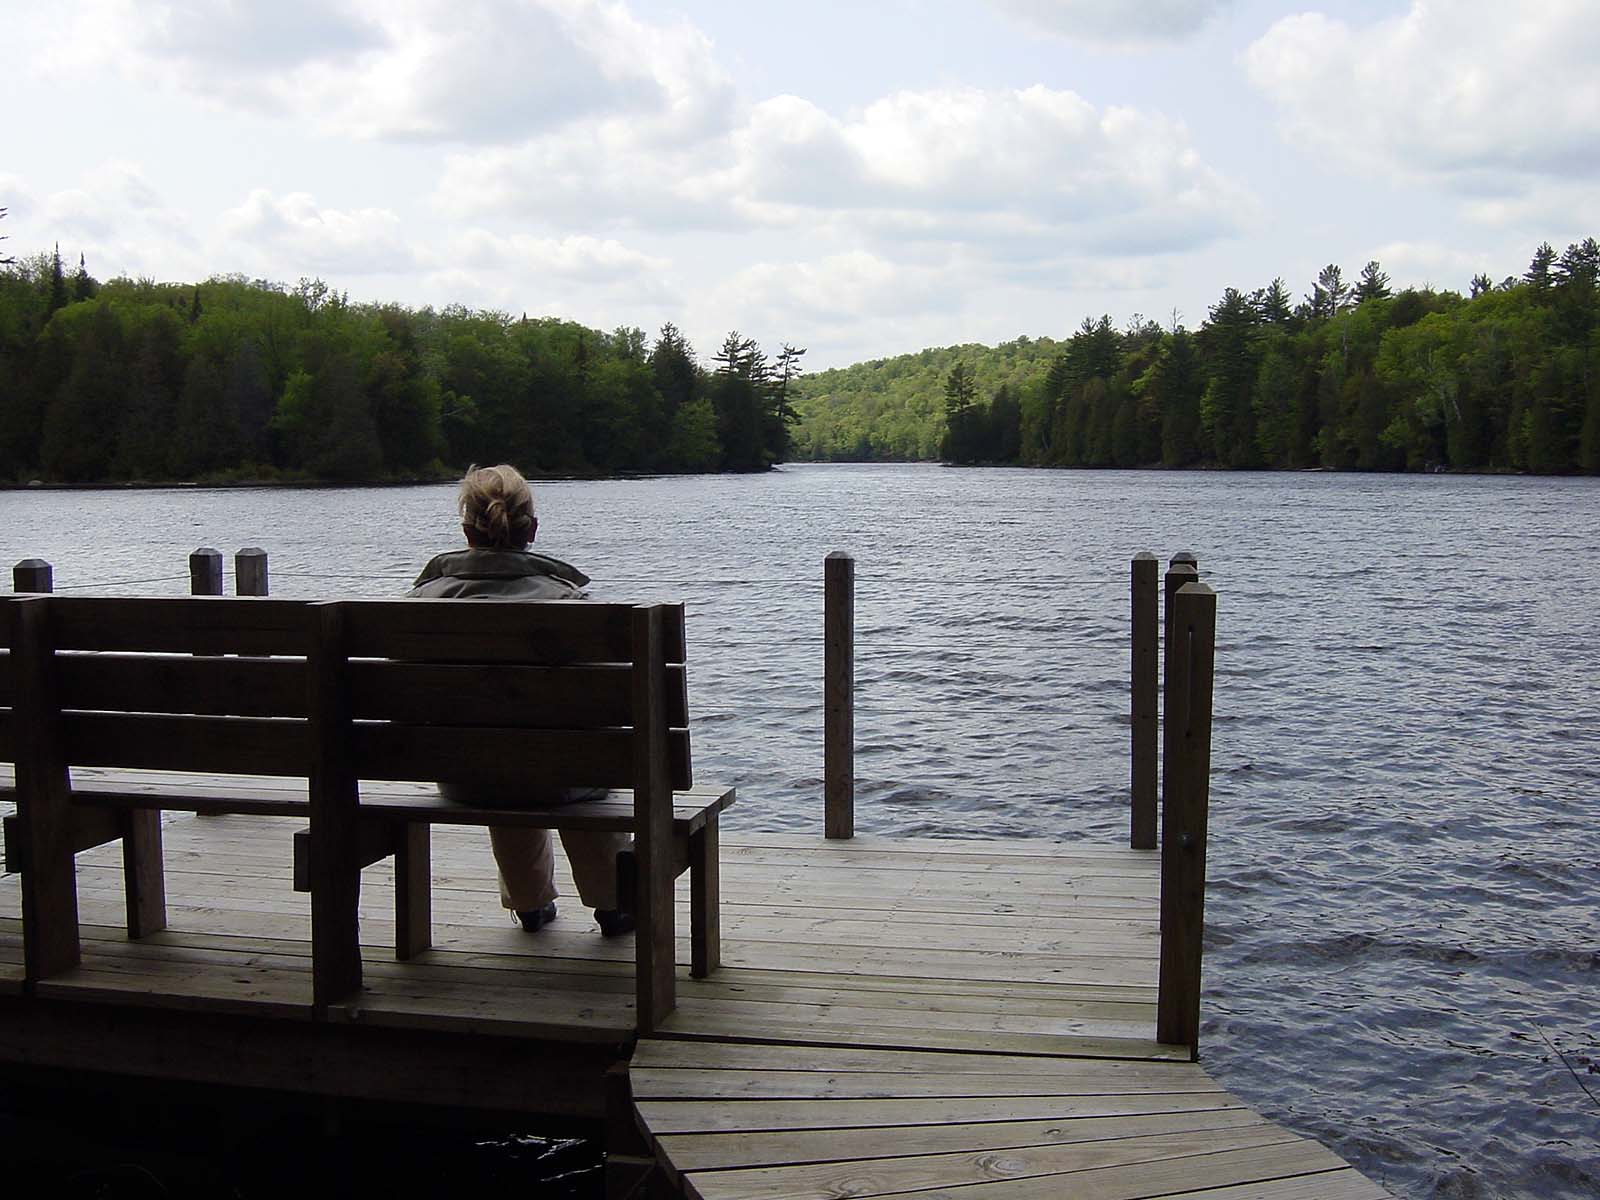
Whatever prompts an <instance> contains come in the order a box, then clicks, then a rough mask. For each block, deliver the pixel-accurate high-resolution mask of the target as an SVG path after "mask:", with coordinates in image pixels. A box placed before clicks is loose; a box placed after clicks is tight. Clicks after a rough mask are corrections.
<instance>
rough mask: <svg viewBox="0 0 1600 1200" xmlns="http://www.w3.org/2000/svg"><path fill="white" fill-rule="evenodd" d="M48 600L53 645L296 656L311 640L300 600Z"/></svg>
mask: <svg viewBox="0 0 1600 1200" xmlns="http://www.w3.org/2000/svg"><path fill="white" fill-rule="evenodd" d="M48 603H49V604H50V606H51V607H50V613H51V641H52V643H53V645H54V647H55V649H57V650H138V651H146V652H155V653H168V654H289V655H303V654H305V653H306V652H307V650H308V649H309V648H310V646H311V643H312V640H313V634H312V624H311V620H312V613H311V608H312V606H311V605H309V604H307V603H306V602H305V601H303V600H269V599H265V598H262V599H249V600H241V599H237V598H232V597H226V598H225V597H220V596H215V597H213V596H165V597H156V598H151V599H143V598H136V597H130V596H117V597H101V596H52V597H50V598H49V601H48Z"/></svg>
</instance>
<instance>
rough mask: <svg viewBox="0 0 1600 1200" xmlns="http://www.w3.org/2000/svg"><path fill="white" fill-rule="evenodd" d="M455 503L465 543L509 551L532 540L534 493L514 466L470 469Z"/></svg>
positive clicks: (463, 479) (462, 481) (462, 482)
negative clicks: (466, 541) (458, 510)
mask: <svg viewBox="0 0 1600 1200" xmlns="http://www.w3.org/2000/svg"><path fill="white" fill-rule="evenodd" d="M456 503H457V505H458V506H459V507H460V509H461V525H462V528H464V529H465V530H466V531H467V540H468V541H471V542H473V543H475V544H477V545H482V546H488V547H492V548H493V549H496V550H508V549H521V548H522V547H523V546H526V545H527V544H528V543H529V542H530V541H532V540H533V539H532V534H533V493H532V492H531V491H529V490H528V481H527V480H526V479H524V478H523V477H522V473H521V472H520V471H518V470H517V469H516V468H515V467H510V466H507V465H506V464H505V463H501V464H500V465H499V466H497V467H482V468H479V467H471V468H469V469H468V470H467V473H466V475H465V476H464V477H463V478H462V480H461V493H460V495H459V496H458V497H457V500H456Z"/></svg>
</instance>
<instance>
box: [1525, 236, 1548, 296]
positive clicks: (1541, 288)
mask: <svg viewBox="0 0 1600 1200" xmlns="http://www.w3.org/2000/svg"><path fill="white" fill-rule="evenodd" d="M1555 261H1556V252H1555V251H1554V250H1552V249H1551V248H1550V243H1549V242H1540V243H1539V248H1538V249H1537V250H1535V251H1534V252H1533V261H1532V262H1530V263H1529V264H1528V270H1527V272H1526V273H1525V274H1524V275H1523V276H1522V279H1523V282H1525V283H1526V284H1527V285H1528V286H1529V287H1531V288H1532V289H1533V290H1534V292H1535V293H1537V294H1539V295H1540V296H1543V295H1544V294H1545V293H1546V292H1548V291H1549V290H1550V284H1551V277H1550V268H1551V267H1553V266H1554V265H1555Z"/></svg>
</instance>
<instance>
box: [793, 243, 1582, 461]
mask: <svg viewBox="0 0 1600 1200" xmlns="http://www.w3.org/2000/svg"><path fill="white" fill-rule="evenodd" d="M974 384H975V385H976V386H975V387H974V386H973V385H974ZM800 390H801V398H800V399H799V400H798V401H797V402H796V406H795V407H796V408H797V410H798V411H799V412H800V414H801V423H800V426H799V428H798V429H797V430H796V442H797V445H798V447H799V452H800V454H801V455H802V456H804V457H811V458H831V459H901V458H913V459H931V458H935V457H942V458H944V459H945V460H946V461H949V462H962V463H976V462H982V463H1022V464H1031V465H1048V466H1071V467H1107V466H1117V467H1127V466H1156V465H1161V466H1166V467H1228V468H1241V467H1275V468H1289V469H1305V468H1310V467H1327V468H1332V469H1337V470H1364V471H1391V470H1438V469H1443V468H1446V467H1448V468H1451V469H1456V470H1491V471H1502V470H1504V471H1533V472H1540V473H1559V472H1572V471H1584V472H1589V473H1596V472H1600V245H1597V243H1596V242H1595V240H1594V239H1592V238H1590V239H1586V240H1584V241H1582V242H1576V243H1574V244H1572V245H1571V246H1568V247H1567V250H1566V251H1565V253H1563V254H1561V255H1557V254H1556V253H1555V251H1554V250H1552V249H1551V247H1550V246H1549V245H1548V244H1546V245H1542V246H1540V247H1539V249H1538V250H1537V251H1536V252H1535V254H1534V257H1533V261H1532V264H1531V265H1530V267H1529V269H1528V271H1527V273H1526V274H1525V275H1524V276H1523V277H1522V278H1521V279H1511V280H1508V281H1506V282H1505V283H1503V284H1501V285H1498V286H1496V285H1494V284H1492V283H1491V282H1490V281H1489V280H1488V278H1487V277H1486V276H1479V277H1478V278H1476V279H1474V280H1473V283H1472V298H1471V299H1470V300H1466V299H1463V298H1462V297H1461V296H1459V295H1457V294H1455V293H1453V292H1435V291H1432V290H1431V289H1424V290H1417V289H1407V290H1405V291H1402V292H1399V293H1395V292H1393V290H1392V288H1391V287H1390V285H1389V277H1388V275H1387V274H1386V273H1385V272H1384V271H1383V269H1382V267H1380V266H1379V264H1378V263H1376V262H1369V263H1367V264H1366V265H1365V266H1364V267H1363V268H1362V270H1361V272H1360V275H1359V281H1358V283H1357V284H1356V285H1355V287H1354V288H1351V287H1350V286H1349V285H1348V284H1346V283H1345V282H1344V273H1343V271H1342V270H1341V269H1340V267H1339V266H1338V265H1337V264H1333V263H1330V264H1328V265H1327V266H1325V267H1324V268H1323V269H1322V270H1321V271H1320V272H1319V273H1318V276H1317V279H1316V282H1315V283H1314V284H1313V286H1312V290H1311V292H1310V293H1309V295H1307V297H1306V300H1305V302H1304V303H1303V304H1301V305H1299V306H1297V307H1295V308H1291V306H1290V299H1289V292H1288V289H1287V287H1286V286H1285V285H1284V283H1283V281H1282V280H1281V279H1274V280H1273V281H1272V282H1271V283H1270V284H1268V285H1267V286H1265V287H1262V288H1258V289H1256V290H1255V291H1252V292H1249V293H1245V292H1242V291H1240V290H1238V289H1236V288H1228V289H1226V290H1225V291H1224V292H1223V295H1222V298H1221V299H1220V300H1219V301H1218V302H1217V303H1216V304H1215V305H1213V306H1212V308H1211V310H1210V312H1209V313H1208V315H1207V320H1206V322H1205V323H1204V324H1203V325H1202V326H1201V327H1200V329H1199V330H1198V331H1196V332H1193V333H1191V332H1190V331H1188V330H1186V329H1183V328H1182V327H1181V326H1180V327H1175V328H1173V329H1172V330H1170V331H1164V330H1162V329H1160V328H1159V327H1157V326H1156V325H1154V324H1153V323H1151V322H1147V321H1145V320H1143V319H1142V318H1139V317H1135V318H1134V319H1133V320H1132V321H1131V322H1130V323H1129V325H1128V327H1127V328H1126V329H1125V330H1117V329H1116V328H1114V327H1113V326H1112V324H1111V321H1110V318H1108V317H1101V318H1099V319H1098V320H1095V319H1085V320H1084V321H1083V323H1082V324H1081V325H1080V326H1079V328H1078V329H1077V331H1076V332H1074V333H1073V335H1072V336H1071V338H1070V339H1068V341H1067V342H1065V343H1060V342H1052V341H1049V340H1048V339H1040V340H1038V341H1030V340H1029V339H1026V338H1023V339H1019V340H1018V341H1017V342H1010V343H1006V344H1004V345H1002V346H999V347H995V348H993V349H990V348H987V347H983V346H955V347H949V348H946V349H943V350H924V351H922V352H921V353H919V354H907V355H902V356H900V357H899V358H894V359H883V360H878V361H876V362H870V363H862V364H858V365H857V366H854V367H848V368H845V369H843V370H836V371H824V372H820V373H819V374H817V375H815V376H812V377H811V378H810V379H808V380H806V381H804V383H803V385H802V388H801V389H800ZM985 397H989V398H990V399H989V400H988V401H987V402H985Z"/></svg>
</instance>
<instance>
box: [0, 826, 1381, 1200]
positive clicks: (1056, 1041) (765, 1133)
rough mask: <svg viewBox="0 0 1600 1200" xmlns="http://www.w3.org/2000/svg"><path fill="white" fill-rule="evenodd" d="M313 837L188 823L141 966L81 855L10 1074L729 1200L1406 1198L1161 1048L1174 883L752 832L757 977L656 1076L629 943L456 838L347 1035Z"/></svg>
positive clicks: (706, 987)
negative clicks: (527, 895) (54, 972)
mask: <svg viewBox="0 0 1600 1200" xmlns="http://www.w3.org/2000/svg"><path fill="white" fill-rule="evenodd" d="M297 827H298V823H297V822H294V821H292V820H284V819H281V818H279V819H274V818H263V817H251V816H227V817H194V816H191V815H188V814H184V813H168V814H166V816H165V830H164V832H165V840H166V855H165V857H166V863H167V890H168V904H169V911H170V927H169V928H168V929H166V930H164V931H162V932H160V933H156V934H153V935H151V936H149V937H147V938H144V939H142V940H139V941H130V940H128V938H127V936H126V934H125V932H124V929H123V874H122V858H121V854H120V852H119V849H118V847H117V846H116V845H115V844H112V845H109V846H105V847H102V848H100V849H97V850H92V851H87V852H84V853H82V854H80V855H79V857H78V870H77V874H78V889H79V895H80V900H81V913H82V920H83V931H84V954H83V961H82V964H81V966H79V967H77V968H75V969H73V970H71V971H70V972H67V973H66V974H64V975H62V976H60V977H57V978H52V979H49V980H46V981H42V982H40V983H38V984H36V985H34V986H33V987H32V988H26V987H25V986H24V982H23V969H22V947H21V921H20V889H19V887H18V884H17V879H16V877H15V876H5V877H4V878H3V879H0V1064H5V1065H7V1066H8V1067H15V1066H18V1065H21V1066H26V1067H29V1068H35V1069H37V1068H61V1069H69V1070H91V1071H106V1072H112V1073H117V1074H122V1075H131V1076H136V1077H141V1078H154V1079H178V1080H189V1081H195V1082H201V1083H227V1084H231V1085H237V1086H244V1087H254V1088H264V1089H275V1090H280V1091H293V1092H298V1093H305V1094H321V1095H326V1096H331V1097H336V1098H338V1097H350V1098H364V1099H377V1100H385V1101H401V1102H424V1103H428V1104H433V1105H453V1106H459V1107H464V1108H475V1109H481V1110H484V1111H486V1112H487V1111H493V1112H498V1113H502V1114H504V1113H508V1112H509V1113H517V1114H549V1115H554V1116H566V1117H579V1118H587V1119H591V1120H596V1121H602V1120H603V1121H606V1122H607V1129H608V1133H607V1136H608V1137H609V1138H610V1139H611V1144H612V1146H613V1148H614V1149H615V1150H616V1151H617V1155H616V1160H617V1162H618V1163H619V1164H622V1163H625V1162H627V1161H629V1158H630V1156H631V1157H632V1158H633V1159H636V1160H639V1161H641V1162H642V1161H643V1160H646V1159H653V1160H654V1163H655V1169H654V1171H655V1181H656V1183H655V1186H657V1187H658V1188H666V1189H670V1190H675V1191H678V1192H681V1194H683V1195H686V1196H690V1197H701V1198H703V1200H712V1198H716V1200H735V1198H741V1200H744V1198H757V1197H771V1198H774V1200H776V1198H779V1197H782V1198H785V1200H790V1198H799V1197H817V1198H819V1200H821V1198H830V1200H833V1198H839V1197H871V1196H898V1195H905V1194H907V1193H915V1194H917V1195H918V1196H920V1197H922V1200H957V1198H959V1200H1023V1198H1034V1197H1037V1198H1044V1197H1066V1196H1071V1197H1092V1198H1096V1200H1110V1198H1113V1197H1116V1198H1122V1200H1136V1198H1138V1197H1155V1196H1163V1197H1171V1196H1190V1195H1199V1194H1203V1195H1204V1196H1205V1197H1207V1198H1208V1200H1245V1198H1246V1197H1248V1198H1250V1200H1368V1198H1378V1197H1383V1196H1385V1195H1387V1193H1386V1192H1384V1191H1383V1190H1382V1189H1380V1188H1379V1187H1377V1186H1376V1185H1374V1184H1372V1183H1370V1182H1369V1181H1367V1180H1366V1179H1364V1178H1362V1177H1361V1176H1360V1175H1358V1174H1357V1173H1356V1172H1355V1171H1354V1170H1352V1169H1351V1168H1349V1167H1348V1166H1347V1165H1346V1164H1345V1163H1343V1162H1342V1161H1341V1160H1340V1159H1338V1158H1337V1157H1336V1156H1335V1155H1333V1154H1332V1153H1330V1152H1329V1151H1327V1150H1325V1149H1323V1148H1322V1147H1321V1146H1319V1145H1317V1144H1316V1143H1315V1142H1312V1141H1309V1140H1307V1139H1304V1138H1301V1137H1298V1136H1296V1135H1294V1134H1292V1133H1290V1132H1288V1131H1287V1130H1285V1129H1283V1128H1281V1127H1279V1126H1277V1125H1274V1124H1272V1123H1271V1122H1269V1121H1267V1120H1265V1119H1264V1118H1263V1117H1261V1116H1259V1115H1258V1114H1256V1113H1254V1112H1252V1111H1251V1110H1250V1109H1249V1108H1248V1106H1246V1105H1245V1104H1244V1103H1243V1102H1242V1101H1240V1100H1239V1099H1237V1098H1236V1097H1233V1096H1231V1095H1229V1094H1228V1093H1227V1092H1226V1091H1224V1090H1223V1089H1222V1088H1221V1087H1220V1085H1218V1084H1217V1083H1216V1082H1215V1081H1213V1080H1212V1079H1211V1078H1210V1077H1209V1076H1208V1075H1206V1074H1205V1072H1204V1071H1203V1070H1202V1069H1201V1068H1200V1067H1199V1066H1197V1065H1195V1064H1193V1063H1191V1062H1190V1061H1189V1057H1190V1055H1189V1048H1188V1047H1187V1046H1171V1045H1160V1044H1158V1043H1157V1042H1156V1041H1155V1040H1154V1039H1155V1029H1156V990H1157V989H1156V981H1157V969H1158V967H1157V963H1158V949H1159V939H1158V935H1157V929H1156V920H1157V916H1156V912H1157V909H1156V896H1157V890H1158V876H1159V861H1158V855H1157V852H1155V851H1136V850H1125V849H1121V848H1119V847H1106V848H1098V847H1073V846H1066V845H1061V844H1057V843H1048V842H1040V841H1019V840H1009V841H1004V842H970V841H966V842H963V841H945V840H939V841H932V840H917V841H912V840H886V839H879V838H860V837H858V838H855V839H854V840H851V841H833V842H829V841H824V840H823V839H821V838H817V837H809V836H803V835H798V834H796V835H779V834H739V833H736V832H725V834H724V838H723V843H722V906H723V960H724V966H723V967H722V968H721V969H720V970H718V971H717V972H715V973H714V974H713V975H712V976H711V977H710V978H708V979H703V980H696V979H691V978H690V977H689V975H688V968H687V963H688V947H687V939H685V944H684V945H683V946H682V947H680V952H679V962H680V964H683V965H682V966H680V968H679V981H678V1009H677V1011H676V1012H674V1013H673V1014H672V1015H671V1016H670V1017H668V1018H667V1020H666V1021H665V1022H664V1024H663V1026H662V1028H661V1029H660V1031H659V1032H658V1034H657V1036H655V1037H652V1038H650V1039H647V1040H643V1041H639V1042H637V1043H636V1042H635V1040H634V1033H633V1030H634V988H633V966H632V963H633V952H632V947H631V945H629V944H628V943H629V939H626V938H624V939H618V940H616V941H607V940H605V939H602V938H601V937H600V936H599V934H598V931H597V930H596V929H595V928H594V926H593V924H592V922H591V921H590V920H589V919H588V918H589V915H588V913H587V912H586V911H585V910H583V909H582V908H580V907H578V906H577V903H576V900H575V899H573V900H571V901H563V906H562V911H561V915H560V917H559V918H558V919H557V921H556V922H555V923H554V924H553V925H552V926H550V927H548V928H547V929H545V930H542V931H541V932H539V933H538V934H536V935H528V934H525V933H523V932H522V931H521V930H520V929H518V928H516V927H515V926H514V925H512V924H511V923H510V921H509V920H508V918H507V916H506V914H504V913H503V912H502V910H500V909H499V907H498V904H497V898H496V892H495V882H494V870H493V864H492V861H491V859H490V856H489V852H488V847H487V839H485V838H484V837H483V835H482V833H481V831H478V830H473V829H464V828H452V827H440V828H438V829H436V830H435V833H434V880H435V882H434V922H435V946H434V948H433V949H431V950H429V951H427V952H425V953H424V954H422V955H421V956H419V957H418V958H417V959H414V960H413V961H410V962H404V963H400V962H395V961H394V958H393V951H392V946H393V928H392V920H393V906H392V883H391V877H390V876H389V874H388V868H387V866H384V865H380V866H377V867H374V868H371V869H370V870H368V871H367V872H366V873H365V876H364V885H363V895H362V942H363V954H364V959H365V971H364V975H365V988H364V990H363V991H362V992H361V994H360V996H359V998H358V999H357V1000H356V1001H354V1002H351V1003H348V1004H345V1005H342V1006H339V1007H338V1008H336V1009H335V1010H333V1011H331V1012H329V1013H328V1014H327V1019H319V1018H318V1017H317V1016H316V1014H315V1013H314V1009H313V1006H312V990H311V988H312V985H311V970H310V915H309V911H310V910H309V902H308V899H307V897H306V896H305V895H303V894H298V893H296V892H294V891H293V890H292V886H291V884H292V867H291V854H290V852H289V851H290V839H291V836H292V834H293V831H294V829H295V828H297ZM558 862H560V857H559V856H558ZM561 869H562V870H564V864H562V867H561ZM562 890H563V892H564V893H567V894H570V892H571V889H570V886H569V885H568V884H567V883H566V881H565V880H562ZM679 903H680V905H683V906H685V909H686V906H687V904H688V889H687V886H686V884H685V882H684V881H681V880H680V886H679ZM679 928H680V929H686V928H687V924H686V922H680V924H679ZM620 1064H626V1067H620V1066H619V1065H620ZM625 1178H626V1177H625V1176H624V1175H622V1174H621V1173H619V1174H618V1175H617V1176H616V1179H617V1181H618V1188H617V1190H618V1192H619V1193H620V1191H621V1189H622V1185H623V1181H624V1180H625Z"/></svg>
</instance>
